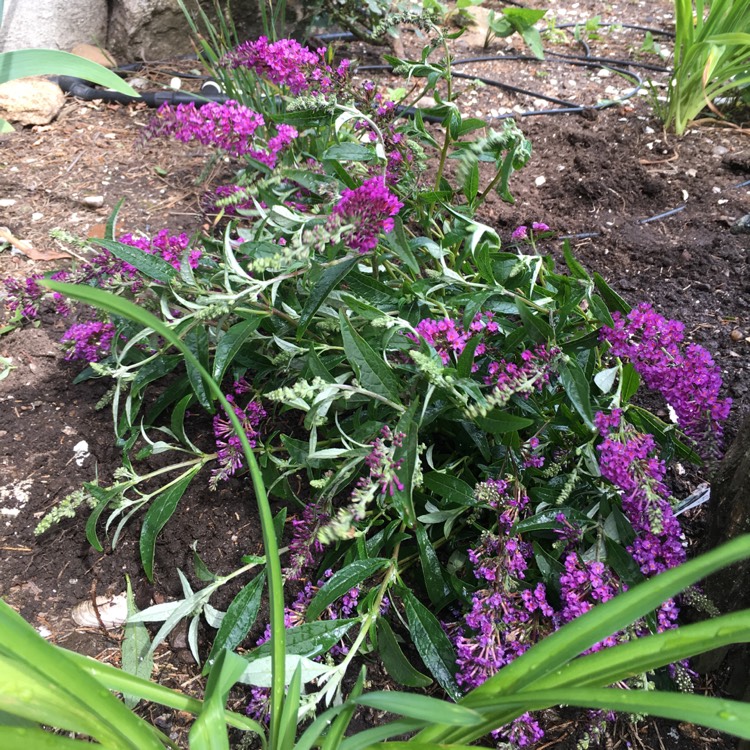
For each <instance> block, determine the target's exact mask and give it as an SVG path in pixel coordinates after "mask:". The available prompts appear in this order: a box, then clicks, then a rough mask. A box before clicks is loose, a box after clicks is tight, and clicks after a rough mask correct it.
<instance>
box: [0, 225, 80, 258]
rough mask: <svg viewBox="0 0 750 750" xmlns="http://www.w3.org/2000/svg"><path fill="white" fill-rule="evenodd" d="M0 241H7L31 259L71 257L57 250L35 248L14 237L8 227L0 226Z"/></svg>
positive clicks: (27, 242)
mask: <svg viewBox="0 0 750 750" xmlns="http://www.w3.org/2000/svg"><path fill="white" fill-rule="evenodd" d="M0 242H7V243H9V244H10V245H12V246H13V247H15V248H16V250H20V251H21V252H22V253H23V254H24V255H25V256H26V257H27V258H31V260H58V259H59V258H70V257H72V256H71V255H69V254H68V253H64V252H61V251H59V250H35V249H34V248H33V247H32V245H31V243H30V242H29V241H28V240H19V239H18V237H14V236H13V234H12V233H11V231H10V229H8V227H0Z"/></svg>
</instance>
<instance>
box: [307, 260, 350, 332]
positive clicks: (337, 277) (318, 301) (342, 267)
mask: <svg viewBox="0 0 750 750" xmlns="http://www.w3.org/2000/svg"><path fill="white" fill-rule="evenodd" d="M359 260H360V259H359V258H358V257H356V256H355V257H352V258H344V260H342V261H341V262H340V263H336V264H335V265H333V266H329V267H328V268H326V269H324V270H323V273H322V274H320V277H319V278H316V279H315V281H314V282H313V284H312V289H311V291H310V296H309V297H308V298H307V302H306V303H305V307H304V309H303V310H302V314H301V315H300V318H299V321H297V341H299V340H300V339H301V338H302V336H303V335H304V333H305V331H306V330H307V327H308V326H309V325H310V323H311V321H312V319H313V317H314V316H315V313H316V312H317V311H318V308H319V307H320V306H321V305H322V304H323V302H325V300H326V299H327V298H328V295H329V294H330V293H331V292H332V291H333V290H334V289H336V287H337V286H338V285H339V284H340V283H341V282H342V281H343V280H344V279H345V278H346V276H347V274H348V273H349V271H351V270H352V268H354V267H355V266H356V265H357V263H358V262H359Z"/></svg>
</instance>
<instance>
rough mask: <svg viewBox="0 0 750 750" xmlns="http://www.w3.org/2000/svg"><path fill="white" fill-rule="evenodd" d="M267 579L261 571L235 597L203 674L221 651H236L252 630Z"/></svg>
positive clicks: (217, 635)
mask: <svg viewBox="0 0 750 750" xmlns="http://www.w3.org/2000/svg"><path fill="white" fill-rule="evenodd" d="M265 581H266V576H265V573H260V574H259V575H257V576H256V577H255V578H253V580H252V581H250V583H248V584H247V585H246V586H244V587H243V588H242V590H241V591H240V593H239V594H237V596H235V597H234V599H233V600H232V603H231V604H230V605H229V609H227V613H226V614H225V615H224V619H223V620H222V621H221V627H220V628H219V632H218V633H217V634H216V638H215V639H214V643H213V646H211V653H210V654H209V655H208V659H207V660H206V666H205V667H204V668H203V674H206V673H207V672H208V670H209V669H211V668H212V667H213V662H214V659H216V657H217V656H218V655H219V653H220V652H221V651H224V650H228V651H234V649H235V648H236V647H237V646H239V645H240V643H242V641H243V640H244V639H245V636H247V634H248V633H249V632H250V628H252V626H253V625H254V624H255V621H256V619H257V618H258V611H259V610H260V603H261V600H262V598H263V585H264V584H265Z"/></svg>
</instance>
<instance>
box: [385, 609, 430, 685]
mask: <svg viewBox="0 0 750 750" xmlns="http://www.w3.org/2000/svg"><path fill="white" fill-rule="evenodd" d="M377 630H378V653H379V654H380V660H381V661H382V662H383V666H384V667H385V669H386V671H387V672H388V674H389V675H390V676H391V677H392V678H393V679H394V680H395V681H396V682H397V683H398V684H399V685H404V686H405V687H413V688H421V687H427V686H428V685H431V684H432V680H431V679H430V678H429V677H428V676H427V675H426V674H422V673H421V672H420V671H419V670H417V669H415V668H414V667H413V666H412V663H411V662H410V661H409V660H408V659H407V658H406V656H405V655H404V652H403V651H402V650H401V646H400V645H399V643H398V641H397V640H396V636H395V635H394V634H393V630H392V629H391V626H390V624H389V623H388V620H386V619H385V618H383V617H380V618H378V625H377Z"/></svg>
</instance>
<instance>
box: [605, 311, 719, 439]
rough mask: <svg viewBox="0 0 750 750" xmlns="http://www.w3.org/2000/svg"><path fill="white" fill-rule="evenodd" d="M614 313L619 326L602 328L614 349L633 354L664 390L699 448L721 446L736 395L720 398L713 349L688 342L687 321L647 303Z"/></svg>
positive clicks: (648, 378)
mask: <svg viewBox="0 0 750 750" xmlns="http://www.w3.org/2000/svg"><path fill="white" fill-rule="evenodd" d="M612 319H613V320H614V326H613V327H612V328H608V327H604V328H602V331H601V334H600V336H601V339H602V340H604V341H607V342H608V343H609V344H610V346H611V348H612V349H611V351H612V354H613V355H614V356H616V357H624V358H626V359H628V360H629V361H630V362H631V363H632V364H633V367H635V369H636V371H637V372H638V373H639V374H640V375H641V377H642V378H643V381H644V383H645V384H646V385H647V386H648V387H649V388H652V389H653V390H656V391H659V392H661V394H662V395H663V396H664V398H665V399H666V400H667V403H668V404H669V405H670V406H671V407H672V408H673V409H674V411H675V414H676V415H677V420H678V424H679V426H680V428H681V429H682V430H684V432H685V434H686V435H688V436H689V437H690V438H692V439H693V440H694V441H695V442H696V444H697V446H698V448H701V447H704V446H703V445H702V444H703V443H704V442H706V441H708V443H709V445H711V446H718V445H719V444H720V441H721V436H722V431H723V427H722V423H723V422H724V421H725V420H726V418H727V417H728V416H729V410H730V407H731V405H732V400H731V399H729V398H725V399H722V398H719V391H720V390H721V385H722V383H721V370H720V369H719V367H718V366H717V365H716V364H715V363H714V361H713V359H712V358H711V355H710V354H709V353H708V352H707V351H706V350H705V349H704V348H703V347H702V346H699V345H698V344H688V345H687V346H685V347H683V339H684V326H683V324H682V323H680V322H679V321H676V320H667V319H666V318H664V317H663V316H661V315H659V314H658V313H657V312H655V311H654V309H653V307H652V306H651V305H650V304H648V303H645V302H644V303H642V304H640V305H638V307H636V308H634V309H633V310H631V311H630V312H629V313H628V315H627V318H623V316H622V315H620V314H619V313H618V312H615V313H613V315H612Z"/></svg>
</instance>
